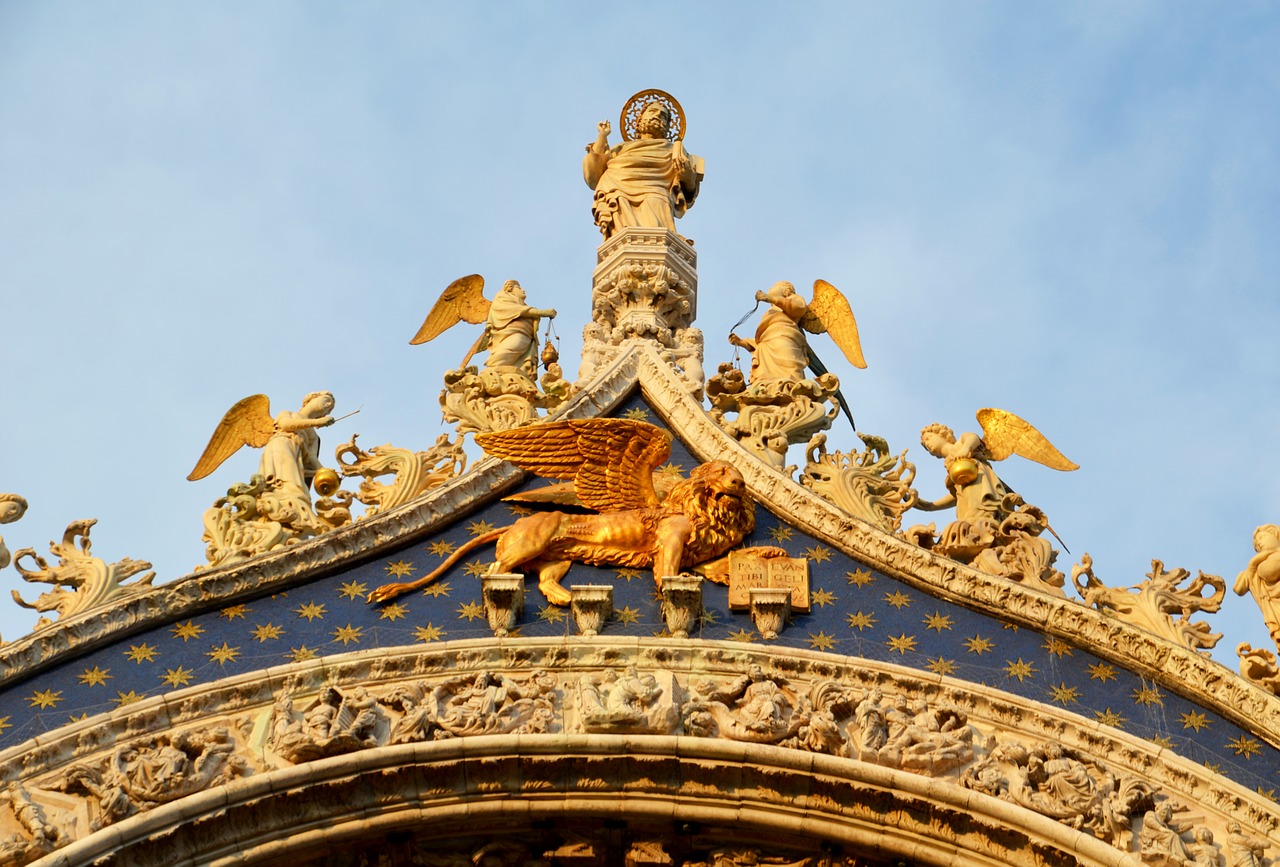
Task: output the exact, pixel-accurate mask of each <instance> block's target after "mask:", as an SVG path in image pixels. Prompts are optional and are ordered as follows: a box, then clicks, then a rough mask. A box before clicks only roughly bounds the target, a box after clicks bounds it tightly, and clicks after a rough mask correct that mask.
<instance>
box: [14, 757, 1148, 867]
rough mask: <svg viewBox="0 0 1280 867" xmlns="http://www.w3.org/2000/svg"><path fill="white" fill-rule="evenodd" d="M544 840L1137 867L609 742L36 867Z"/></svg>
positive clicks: (926, 785) (131, 823)
mask: <svg viewBox="0 0 1280 867" xmlns="http://www.w3.org/2000/svg"><path fill="white" fill-rule="evenodd" d="M558 828H563V829H571V830H573V833H574V835H575V836H583V835H582V834H581V833H580V832H590V831H591V830H592V829H594V828H604V829H605V830H606V831H607V832H608V833H609V834H611V835H612V838H613V839H616V840H621V841H623V842H624V843H626V842H630V841H632V840H639V839H641V838H643V839H644V840H655V839H656V840H657V841H659V842H662V841H666V843H667V853H668V855H671V854H674V855H675V856H676V857H675V858H674V859H673V860H672V861H669V862H668V863H673V864H675V865H676V867H679V865H680V864H682V863H686V861H685V860H683V858H685V857H686V856H688V855H697V856H701V855H705V852H706V851H708V850H710V849H713V848H715V847H716V846H717V842H718V841H719V842H720V843H722V844H723V845H722V847H721V848H737V849H751V848H752V847H755V848H757V849H763V850H764V851H765V852H774V851H776V852H784V853H789V854H791V855H793V856H795V855H799V856H801V857H800V859H797V860H805V856H806V853H808V857H809V858H816V859H818V860H814V861H809V862H807V863H812V864H819V863H831V864H834V863H843V864H853V863H857V864H885V865H894V864H904V863H905V864H918V865H931V867H944V865H953V864H963V865H970V864H972V865H990V867H996V865H1000V867H1013V865H1028V867H1030V865H1037V867H1039V865H1098V867H1103V865H1106V867H1117V865H1121V864H1126V865H1128V864H1136V863H1138V862H1137V861H1136V859H1135V858H1133V857H1132V856H1129V855H1126V854H1124V853H1122V852H1120V851H1118V850H1116V849H1114V848H1112V847H1110V846H1108V845H1106V844H1104V843H1102V842H1101V841H1099V840H1096V839H1094V838H1092V837H1090V836H1089V835H1088V834H1085V833H1083V832H1080V831H1077V830H1074V829H1072V828H1070V827H1068V826H1066V825H1063V824H1061V823H1059V822H1056V821H1053V820H1051V819H1048V818H1046V817H1044V816H1041V815H1038V814H1036V813H1033V812H1031V811H1030V810H1026V809H1023V808H1021V807H1018V806H1016V805H1013V804H1010V803H1008V802H1006V801H1001V800H998V799H995V798H991V797H988V796H986V795H983V794H981V793H978V792H973V791H968V790H964V789H960V788H959V787H957V786H955V785H954V784H953V783H951V782H950V781H943V780H936V779H930V778H927V777H923V776H920V775H917V774H911V773H904V772H902V771H898V770H894V769H890V768H884V767H879V766H875V765H870V764H864V763H860V762H848V761H844V760H840V759H835V758H832V757H829V756H823V755H819V754H812V753H802V752H796V751H794V750H786V749H780V748H777V747H770V746H763V745H758V744H742V743H731V742H724V741H712V740H707V739H702V738H687V737H626V736H618V735H582V736H570V737H567V738H566V737H564V736H549V735H514V736H513V735H505V736H502V735H498V736H484V737H474V738H459V739H451V740H443V741H434V742H425V743H419V744H410V745H403V746H396V747H383V748H378V749H371V750H366V751H363V752H359V753H353V754H348V755H344V756H338V757H334V758H330V759H324V760H319V761H315V762H311V763H307V764H303V765H299V766H296V767H292V768H287V769H282V770H277V771H273V772H271V773H269V774H264V775H260V776H255V777H251V778H247V779H242V780H237V781H235V782H233V783H230V784H228V785H224V786H221V787H217V788H214V789H211V790H209V791H205V792H202V793H200V794H198V795H194V796H191V797H189V798H185V799H183V800H181V801H176V802H173V803H171V804H167V805H164V806H161V807H157V808H156V809H154V810H152V811H150V812H147V813H144V814H141V815H137V816H133V817H131V818H129V819H125V820H123V821H120V822H118V823H116V824H115V825H113V826H111V827H109V828H106V829H103V830H102V831H100V832H98V833H95V834H91V835H89V836H88V837H86V838H84V839H82V840H80V841H78V842H76V843H73V844H71V845H69V846H67V847H66V848H64V849H61V850H59V851H57V852H55V853H52V854H50V855H48V856H46V857H45V858H42V859H40V860H38V861H36V862H34V863H35V864H36V865H40V867H52V865H58V867H79V865H90V864H92V865H116V864H119V865H125V864H128V865H157V867H159V865H177V864H209V865H230V864H238V865H239V864H251V865H276V864H289V865H295V867H301V865H311V864H338V863H346V862H343V861H342V860H341V858H340V857H338V856H337V855H335V854H334V853H342V852H348V853H349V852H361V851H364V852H370V851H391V850H394V849H395V848H396V846H399V847H400V848H399V851H406V850H405V848H404V846H405V842H406V841H409V840H414V841H417V842H418V843H420V844H426V845H427V846H428V847H438V848H439V849H440V850H441V851H442V852H443V851H444V850H445V849H447V847H448V845H449V843H450V841H456V840H460V839H466V838H474V839H477V840H488V841H495V840H501V839H507V840H520V839H524V840H526V841H533V840H538V839H549V838H548V837H547V835H548V833H550V834H551V837H555V835H556V834H557V833H559V832H558V831H556V829H558ZM691 829H692V830H691ZM587 836H589V834H588V835H587ZM682 836H683V837H684V838H685V840H686V841H685V842H683V843H682V842H681V839H680V838H681V837H682ZM695 836H696V841H697V842H696V844H695V843H690V842H688V841H689V840H693V839H694V837H695ZM691 846H693V847H694V848H696V849H697V851H696V852H694V851H691V850H690V847H691ZM534 848H537V847H534ZM673 850H674V851H673ZM543 854H544V853H541V852H537V851H530V855H531V857H533V858H535V859H536V858H539V857H540V856H542V855H543ZM442 857H443V856H442ZM607 860H608V859H601V861H600V863H602V864H603V863H607ZM688 860H697V859H696V858H688ZM351 863H357V862H355V861H352V862H351ZM360 863H374V864H378V863H385V864H399V863H405V864H409V863H427V862H423V861H417V862H415V861H411V860H397V859H396V858H387V859H385V860H382V861H379V860H377V859H374V860H372V861H368V862H360ZM439 863H442V864H443V863H445V862H444V861H443V860H441V861H439ZM476 863H479V862H476ZM539 863H543V864H545V863H547V861H545V860H543V861H540V862H539ZM552 863H555V862H554V859H552ZM565 863H572V862H565ZM577 863H584V862H583V861H581V860H579V861H578V862H577ZM617 863H622V861H621V860H619V861H617ZM761 863H762V864H763V863H765V862H764V861H762V862H761ZM775 863H776V861H775ZM791 863H794V862H791Z"/></svg>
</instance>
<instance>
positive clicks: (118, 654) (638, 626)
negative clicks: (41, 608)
mask: <svg viewBox="0 0 1280 867" xmlns="http://www.w3.org/2000/svg"><path fill="white" fill-rule="evenodd" d="M619 414H620V415H623V416H626V417H631V418H642V419H644V420H647V421H650V422H652V423H655V424H660V421H659V419H658V416H657V414H656V413H654V412H653V411H652V410H651V409H649V408H648V407H647V406H645V405H644V404H643V403H642V402H641V401H640V400H639V399H638V398H635V399H633V400H632V401H631V402H630V403H628V404H627V405H626V406H624V407H623V408H622V409H621V410H620V412H619ZM671 463H672V464H674V465H675V466H676V467H678V468H679V469H681V470H682V471H684V472H685V473H687V472H688V471H689V470H690V469H691V468H692V467H693V466H695V465H696V463H697V461H696V460H695V459H694V458H693V457H692V456H691V455H690V454H689V452H688V450H687V449H686V448H685V447H684V445H683V444H682V443H680V442H679V441H678V440H677V441H676V442H675V443H674V444H673V448H672V455H671ZM542 484H545V483H544V482H542V481H540V480H534V481H533V482H531V483H530V484H529V485H528V486H527V487H538V486H540V485H542ZM525 512H526V510H525V509H524V508H522V507H520V506H517V505H514V504H507V503H502V502H494V503H492V504H490V505H489V506H486V507H484V508H482V509H480V510H479V511H478V512H476V513H474V514H471V515H468V516H466V517H464V518H462V519H460V520H459V521H457V522H456V523H455V524H453V525H452V526H450V527H448V528H447V529H445V530H443V531H442V532H440V533H439V534H438V535H437V536H436V537H435V538H433V539H431V540H430V541H428V542H425V543H418V544H414V545H411V546H407V547H405V548H402V549H400V550H397V551H395V552H393V553H392V554H390V555H389V556H385V557H382V558H379V559H377V560H373V561H369V562H366V563H364V564H362V565H360V566H357V567H355V568H352V569H350V570H348V571H346V572H344V573H342V574H339V575H334V576H331V577H328V578H323V579H320V580H317V581H315V582H313V583H311V584H309V585H306V586H305V587H302V588H299V589H294V590H290V591H288V592H287V593H276V594H272V595H267V596H263V597H261V598H259V599H254V600H251V601H249V602H246V603H244V604H238V605H233V606H229V607H226V608H223V609H221V610H214V611H208V612H206V613H204V614H201V615H199V616H196V617H192V618H189V619H183V620H182V621H179V622H176V623H171V624H167V625H165V626H161V627H157V628H154V629H151V630H150V631H147V632H143V633H140V634H137V635H134V636H132V637H130V638H127V639H124V640H122V641H119V642H117V643H115V644H112V645H109V646H105V647H102V648H100V649H98V650H95V651H93V652H92V653H88V654H85V655H83V656H80V657H78V658H76V659H75V660H74V661H72V662H68V663H66V664H64V665H62V666H60V667H57V668H54V669H52V670H50V671H46V672H42V673H41V674H39V675H37V676H36V677H34V678H32V679H30V680H28V681H25V682H22V683H17V684H11V685H9V686H8V687H6V688H5V689H4V691H3V692H0V748H5V747H9V746H12V745H14V744H17V743H21V742H22V741H24V740H26V739H28V738H31V737H34V736H35V735H38V734H40V733H41V732H45V731H49V730H52V729H55V728H58V727H60V726H62V725H64V724H65V723H66V722H68V721H69V720H74V719H79V718H81V717H83V716H86V715H88V716H92V715H94V714H98V713H102V712H105V711H109V710H112V709H114V708H116V707H119V706H122V705H127V704H128V703H130V702H133V701H136V700H137V699H139V698H142V697H144V696H154V695H158V694H161V693H164V692H167V691H172V690H174V689H178V688H181V687H185V686H190V685H194V684H200V683H207V682H211V681H215V680H218V679H220V678H223V677H228V676H231V675H238V674H243V673H245V672H252V671H258V670H261V669H263V668H266V667H268V666H275V665H280V664H282V663H287V662H289V661H294V660H302V659H307V658H311V657H315V656H328V655H332V654H337V653H344V652H348V651H355V650H368V649H370V648H380V647H398V646H403V645H412V644H423V645H430V644H434V643H438V642H443V641H449V640H454V639H465V638H486V637H490V636H491V635H492V633H491V632H490V630H489V628H488V624H487V622H486V620H485V615H484V608H483V604H482V602H481V598H480V582H479V579H478V576H479V575H480V574H481V573H483V572H484V571H486V570H487V569H488V567H489V565H490V564H491V563H492V562H493V545H492V544H487V545H484V546H481V547H480V548H479V549H478V550H476V551H475V552H473V553H472V554H471V555H470V556H468V557H466V558H464V559H463V560H462V561H461V562H459V563H458V564H457V565H456V566H455V567H453V568H452V569H450V570H449V571H448V572H447V573H445V574H444V575H442V576H441V577H440V578H439V579H438V580H436V581H435V583H433V584H431V585H430V586H428V587H427V588H426V589H425V591H418V592H416V593H414V594H410V595H408V596H405V597H401V598H399V599H396V600H392V601H390V602H387V603H383V604H379V605H370V604H368V603H366V602H365V601H364V600H365V596H366V594H367V593H368V592H369V591H370V590H372V589H373V588H375V587H378V586H380V585H382V584H385V583H387V582H390V581H405V580H411V579H413V578H416V577H418V576H421V575H425V574H427V573H428V572H430V571H431V570H433V569H435V568H436V567H437V566H438V565H439V564H440V563H441V562H442V561H443V560H444V559H445V558H446V557H448V556H449V555H450V554H451V553H452V552H454V551H455V550H457V549H458V548H459V547H460V546H462V545H463V544H465V543H466V542H467V541H469V540H471V539H473V538H475V537H476V536H479V535H482V534H484V533H486V532H489V531H490V530H492V529H494V528H498V527H502V526H505V525H507V524H510V523H511V522H512V521H513V520H514V519H515V518H516V517H518V516H519V515H520V514H524V513H525ZM756 519H757V520H756V529H755V531H754V533H752V535H750V536H749V537H748V538H747V539H746V540H745V543H744V544H747V545H778V546H781V547H782V548H784V549H786V551H787V552H788V553H789V554H790V555H791V556H792V557H804V558H807V559H808V561H809V571H810V584H811V608H810V611H809V613H807V614H801V613H796V614H794V615H793V618H792V621H791V622H790V623H789V624H788V625H787V627H786V629H785V630H784V631H783V632H782V634H781V635H780V636H779V637H778V638H777V639H776V640H774V641H770V642H763V641H762V639H761V638H760V636H759V635H758V633H756V632H755V631H754V627H753V624H752V622H751V619H750V617H749V616H748V615H746V614H744V613H736V612H733V613H731V612H730V611H729V608H728V601H727V597H728V591H727V588H725V587H723V586H719V585H713V584H709V583H708V584H706V585H704V586H705V589H704V605H705V608H706V613H705V615H704V617H703V618H702V620H701V621H700V622H699V624H698V627H697V629H696V630H694V631H693V632H692V634H691V637H692V638H695V639H696V638H705V639H716V640H728V641H738V642H745V643H752V644H770V645H777V646H782V647H800V648H806V649H812V650H820V651H826V652H830V653H836V654H842V655H847V656H852V657H862V658H865V659H873V660H881V661H887V662H893V663H897V664H899V665H904V666H907V667H910V668H915V669H919V670H923V671H930V672H933V673H935V674H941V675H947V676H949V677H952V678H957V679H960V680H966V681H970V682H973V683H980V684H984V685H986V686H989V687H992V688H995V689H999V690H1003V691H1005V692H1009V693H1013V694H1016V695H1020V696H1024V697H1026V698H1030V699H1035V700H1037V701H1042V702H1046V703H1050V704H1054V705H1057V706H1059V707H1062V708H1065V709H1066V710H1068V711H1071V712H1073V713H1077V714H1080V715H1082V716H1084V717H1087V718H1092V719H1097V720H1101V721H1103V722H1105V723H1107V724H1109V725H1112V726H1115V727H1117V728H1119V729H1122V730H1124V731H1126V732H1130V733H1132V734H1135V735H1138V736H1140V737H1143V738H1146V739H1148V740H1151V741H1153V742H1156V743H1159V744H1162V745H1164V746H1167V747H1169V748H1171V749H1173V750H1174V751H1176V752H1177V753H1179V754H1180V755H1183V756H1186V757H1188V758H1190V759H1192V760H1195V761H1198V762H1202V763H1204V764H1205V765H1206V766H1208V767H1211V768H1213V769H1214V770H1216V771H1218V772H1220V773H1222V774H1224V775H1226V776H1228V777H1230V778H1232V779H1234V780H1236V781H1238V782H1240V783H1241V784H1243V785H1245V786H1247V787H1249V788H1251V789H1255V790H1257V791H1259V792H1262V793H1263V794H1266V795H1268V796H1271V797H1274V793H1275V788H1276V779H1277V773H1278V772H1280V752H1278V751H1277V750H1276V749H1274V748H1273V747H1271V746H1269V745H1267V744H1265V743H1263V742H1262V741H1261V740H1260V739H1258V738H1256V737H1254V736H1252V735H1250V734H1248V733H1247V732H1245V731H1243V730H1241V729H1240V728H1239V727H1237V726H1235V725H1233V724H1232V723H1230V722H1228V721H1227V720H1225V719H1223V718H1222V717H1220V716H1218V715H1217V714H1214V713H1212V712H1210V711H1207V710H1204V709H1202V708H1200V707H1198V706H1197V705H1195V704H1193V703H1192V702H1189V701H1187V700H1186V699H1184V698H1182V697H1181V696H1179V695H1177V694H1175V693H1173V692H1171V691H1170V690H1169V689H1168V688H1167V687H1165V686H1158V685H1157V684H1155V683H1154V682H1152V681H1149V680H1146V679H1144V678H1141V677H1139V676H1137V675H1135V674H1133V673H1131V672H1129V671H1126V670H1124V669H1123V668H1122V667H1120V666H1119V665H1117V664H1115V663H1112V662H1107V661H1104V660H1102V659H1100V658H1098V657H1096V656H1094V655H1092V654H1090V653H1087V652H1085V651H1084V650H1082V649H1080V648H1078V647H1075V646H1073V645H1071V644H1070V643H1068V642H1065V641H1062V640H1060V639H1056V638H1051V637H1048V636H1045V635H1041V634H1038V633H1036V632H1034V631H1031V630H1028V629H1025V628H1019V627H1018V626H1016V625H1014V624H1011V623H1006V622H1003V621H1001V620H999V619H997V618H995V617H992V616H990V615H987V614H981V613H978V612H976V611H972V610H969V609H967V608H964V607H962V606H959V605H956V604H953V603H949V602H943V601H941V600H939V599H937V598H934V597H932V596H930V595H929V594H927V593H925V592H923V591H920V590H917V589H915V588H912V587H909V586H907V585H905V584H903V583H902V582H900V581H898V580H896V579H893V578H890V577H887V576H885V575H883V574H880V573H878V572H876V571H875V570H873V569H870V568H868V567H866V566H865V565H863V564H862V563H859V562H858V561H857V560H854V559H852V558H850V557H848V556H846V555H844V554H842V553H840V552H839V551H836V550H835V549H833V548H831V547H830V546H828V545H826V544H824V543H822V542H819V541H818V540H815V539H813V538H812V537H810V536H807V535H805V534H804V533H803V532H801V531H799V530H797V529H796V528H795V527H792V526H790V525H788V524H787V523H786V522H784V521H782V520H780V519H779V518H777V517H776V516H774V515H773V514H771V513H769V512H768V511H766V510H765V509H763V508H759V507H758V508H757V511H756ZM563 583H564V585H565V586H569V585H571V584H601V583H610V584H613V585H614V604H615V609H616V610H615V616H614V618H613V619H612V620H610V621H609V622H607V623H606V624H605V626H604V629H603V630H602V632H603V634H605V635H610V634H612V635H637V636H659V635H664V634H665V625H664V623H663V620H662V615H661V613H660V606H659V601H660V600H659V598H658V596H657V594H656V592H655V589H654V585H653V579H652V576H651V574H650V572H649V571H648V570H647V569H612V568H602V567H601V568H597V567H590V566H582V565H574V566H573V568H572V569H571V570H570V572H569V574H568V575H567V576H566V577H565V579H564V581H563ZM535 585H536V582H535V581H534V580H530V582H529V588H528V594H527V596H526V608H525V613H524V618H523V621H522V622H521V623H520V625H519V628H518V629H517V631H516V633H515V634H516V635H518V636H566V637H568V636H572V635H574V634H575V630H574V626H573V623H572V618H571V617H570V616H569V613H568V611H567V610H566V609H562V608H557V607H554V606H551V605H548V604H546V602H545V600H543V599H542V596H541V594H540V593H538V591H537V590H536V586H535Z"/></svg>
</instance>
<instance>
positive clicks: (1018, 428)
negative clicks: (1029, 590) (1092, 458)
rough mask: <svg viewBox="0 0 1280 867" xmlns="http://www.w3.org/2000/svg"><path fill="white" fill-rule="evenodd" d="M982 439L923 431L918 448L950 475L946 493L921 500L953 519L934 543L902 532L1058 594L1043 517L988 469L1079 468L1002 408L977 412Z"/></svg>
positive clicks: (929, 536)
mask: <svg viewBox="0 0 1280 867" xmlns="http://www.w3.org/2000/svg"><path fill="white" fill-rule="evenodd" d="M978 423H979V424H981V425H982V432H983V435H982V436H981V437H980V436H978V435H977V434H975V433H964V434H961V435H960V437H959V439H957V438H956V435H955V433H954V432H953V431H952V430H951V428H949V427H947V426H946V425H942V424H931V425H929V426H928V427H926V428H925V429H924V430H923V431H921V432H920V444H921V445H922V446H924V448H925V451H927V452H929V454H931V455H933V456H934V457H937V458H941V459H942V460H943V462H944V465H945V467H946V471H947V478H946V484H947V494H946V495H945V496H943V497H940V498H939V499H937V500H920V499H918V500H917V501H916V503H915V508H917V509H923V510H925V511H935V510H939V509H946V508H950V507H952V506H954V507H955V510H956V519H955V520H954V521H952V522H951V523H950V524H948V525H947V526H946V527H944V528H943V530H942V533H941V534H940V535H939V536H937V537H936V538H935V537H934V535H933V532H932V526H930V527H929V528H925V527H921V526H915V527H912V528H910V529H908V530H907V536H908V538H909V539H911V541H913V542H915V543H916V544H919V545H921V547H924V548H928V549H929V550H932V551H936V552H937V553H939V554H941V555H943V556H944V557H950V558H951V559H953V560H957V561H959V562H961V563H966V564H971V565H972V566H973V567H974V568H975V569H980V570H982V571H983V572H987V573H989V574H992V575H999V576H1000V577H1003V578H1009V579H1011V580H1013V581H1019V582H1021V583H1023V584H1027V585H1028V586H1030V587H1034V588H1036V589H1037V590H1041V591H1044V592H1046V593H1054V594H1057V595H1063V594H1062V585H1063V584H1064V583H1065V577H1064V576H1063V574H1062V573H1061V572H1060V571H1058V570H1057V569H1055V568H1053V563H1054V561H1055V560H1056V559H1057V557H1058V552H1057V551H1055V550H1053V546H1052V545H1050V544H1049V541H1048V540H1047V539H1044V538H1041V535H1040V534H1041V533H1043V532H1044V531H1045V530H1049V531H1050V532H1051V533H1052V532H1053V530H1052V528H1051V527H1050V526H1049V521H1048V519H1047V518H1046V517H1045V514H1044V512H1043V511H1041V510H1040V509H1039V508H1037V507H1035V506H1032V505H1029V504H1027V503H1026V502H1025V501H1024V500H1023V499H1022V497H1021V496H1020V495H1018V494H1016V493H1014V492H1013V491H1012V490H1010V489H1009V487H1008V486H1007V485H1005V483H1004V482H1002V481H1001V480H1000V477H999V476H998V475H996V471H995V469H994V468H993V467H992V463H993V462H994V461H1000V460H1004V459H1005V458H1007V457H1009V456H1010V455H1014V454H1018V455H1021V456H1022V457H1024V458H1027V459H1028V460H1033V461H1035V462H1037V463H1040V464H1043V465H1044V466H1046V467H1049V468H1050V469H1055V470H1063V471H1068V470H1074V469H1078V467H1077V466H1076V465H1075V464H1074V463H1072V462H1071V461H1069V460H1067V458H1066V457H1065V456H1064V455H1063V454H1062V452H1060V451H1058V450H1057V449H1056V448H1055V447H1054V445H1053V444H1052V443H1050V442H1049V440H1047V439H1046V438H1045V437H1044V435H1043V434H1041V433H1040V432H1039V431H1038V430H1036V429H1035V428H1034V427H1032V426H1031V424H1030V423H1028V422H1026V421H1025V420H1023V419H1021V418H1019V417H1018V416H1016V415H1014V414H1013V413H1011V412H1007V411H1005V410H1000V409H980V410H978Z"/></svg>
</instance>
